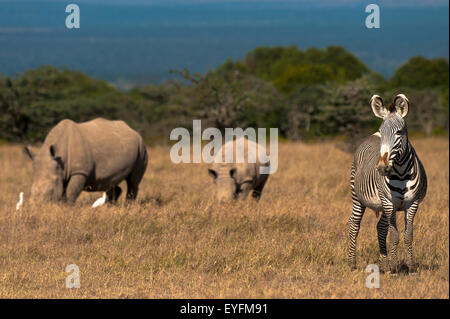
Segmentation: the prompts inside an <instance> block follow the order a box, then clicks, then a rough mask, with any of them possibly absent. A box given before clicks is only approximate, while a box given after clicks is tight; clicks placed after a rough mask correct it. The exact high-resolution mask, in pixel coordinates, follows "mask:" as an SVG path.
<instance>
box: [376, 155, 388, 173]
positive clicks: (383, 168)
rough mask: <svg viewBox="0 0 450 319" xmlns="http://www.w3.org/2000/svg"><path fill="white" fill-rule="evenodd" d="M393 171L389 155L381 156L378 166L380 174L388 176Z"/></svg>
mask: <svg viewBox="0 0 450 319" xmlns="http://www.w3.org/2000/svg"><path fill="white" fill-rule="evenodd" d="M391 169H392V163H390V162H389V161H388V153H384V154H383V155H382V156H380V158H379V160H378V164H377V170H378V173H380V175H382V176H388V175H389V174H390V172H391Z"/></svg>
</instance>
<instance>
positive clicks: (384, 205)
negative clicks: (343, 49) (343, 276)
mask: <svg viewBox="0 0 450 319" xmlns="http://www.w3.org/2000/svg"><path fill="white" fill-rule="evenodd" d="M370 105H371V107H372V111H373V113H374V114H375V116H377V117H379V118H382V119H383V122H382V124H381V126H380V128H379V130H378V132H376V133H374V134H373V135H371V136H370V137H368V138H366V139H365V140H364V141H363V142H362V143H361V145H360V146H359V147H358V149H357V150H356V152H355V155H354V158H353V164H352V168H351V174H350V186H351V195H352V206H353V207H352V215H351V216H350V219H349V239H350V241H349V249H348V263H349V266H350V267H351V269H356V238H357V236H358V232H359V228H360V223H361V219H362V217H363V214H364V211H365V209H366V208H367V207H368V208H370V209H372V210H374V211H375V213H376V216H377V217H379V215H380V212H381V217H380V218H379V220H378V224H377V232H378V243H379V250H380V257H379V261H380V262H379V264H380V269H381V271H385V270H388V271H390V272H391V273H396V272H397V271H398V270H399V269H398V268H399V264H398V259H397V246H398V242H399V233H398V230H397V224H396V213H397V211H401V210H402V211H404V212H405V232H404V240H405V245H406V248H407V253H408V254H407V266H408V269H409V273H411V274H412V273H415V271H416V270H415V265H414V258H413V248H412V241H413V221H414V216H415V214H416V212H417V208H418V206H419V204H420V203H421V202H422V201H423V199H424V198H425V195H426V191H427V176H426V174H425V169H424V167H423V165H422V163H421V162H420V159H419V157H418V156H417V154H416V151H415V150H414V148H413V147H412V145H411V143H410V141H409V139H408V132H407V128H406V122H405V119H404V118H405V116H406V115H407V114H408V110H409V101H408V99H407V97H406V96H405V95H404V94H399V95H397V96H396V97H395V98H394V100H393V102H392V103H391V104H390V105H389V106H388V107H387V108H386V107H385V106H384V104H383V100H382V98H381V97H380V96H378V95H374V96H373V97H372V98H371V100H370ZM388 231H389V232H390V245H391V260H390V263H389V262H388V259H387V250H386V237H387V234H388Z"/></svg>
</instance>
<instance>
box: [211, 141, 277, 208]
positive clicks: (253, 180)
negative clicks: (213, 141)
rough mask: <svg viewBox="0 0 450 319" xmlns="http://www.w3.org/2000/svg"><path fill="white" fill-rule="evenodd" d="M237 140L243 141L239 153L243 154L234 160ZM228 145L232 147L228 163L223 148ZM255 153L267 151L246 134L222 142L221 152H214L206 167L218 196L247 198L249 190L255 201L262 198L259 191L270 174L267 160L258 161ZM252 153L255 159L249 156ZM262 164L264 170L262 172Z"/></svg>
mask: <svg viewBox="0 0 450 319" xmlns="http://www.w3.org/2000/svg"><path fill="white" fill-rule="evenodd" d="M239 143H243V145H244V148H243V150H244V152H243V153H241V154H243V156H242V159H243V162H242V163H239V162H238V161H237V158H238V156H239V147H236V146H239ZM227 148H229V149H230V150H235V151H234V159H233V161H232V162H231V163H229V162H228V163H227V162H226V157H225V155H226V153H225V149H227ZM249 150H250V154H251V156H250V158H249V157H248V155H249ZM258 154H263V155H266V153H265V149H264V147H262V146H259V145H258V144H257V143H255V142H253V141H250V140H248V139H247V138H245V137H241V138H239V139H237V140H235V141H229V142H227V143H225V144H224V145H223V146H222V149H221V152H219V153H218V154H217V155H216V157H215V158H214V162H213V164H212V166H211V167H210V168H208V173H209V175H210V176H211V177H212V178H213V181H214V183H215V185H216V197H217V200H219V201H227V200H231V199H246V198H248V197H249V194H250V193H251V196H252V197H253V198H254V199H255V200H256V201H258V200H259V199H260V198H261V192H262V190H263V188H264V185H265V184H266V182H267V179H268V178H269V171H270V162H269V161H268V160H267V163H262V162H261V161H260V159H261V158H262V157H260V156H258ZM252 156H253V158H254V159H255V160H252V159H251V158H252ZM220 157H221V158H220ZM263 167H264V168H265V171H263V172H261V168H263ZM266 172H267V174H266Z"/></svg>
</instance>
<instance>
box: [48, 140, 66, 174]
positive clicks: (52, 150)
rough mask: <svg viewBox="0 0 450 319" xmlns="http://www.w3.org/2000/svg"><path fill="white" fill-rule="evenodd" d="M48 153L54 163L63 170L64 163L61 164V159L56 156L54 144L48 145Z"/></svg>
mask: <svg viewBox="0 0 450 319" xmlns="http://www.w3.org/2000/svg"><path fill="white" fill-rule="evenodd" d="M49 152H50V156H51V157H52V158H53V159H54V160H55V161H56V162H58V164H59V166H61V168H62V169H64V163H63V161H62V159H61V157H59V156H57V155H56V152H57V148H56V145H54V144H53V145H50V147H49Z"/></svg>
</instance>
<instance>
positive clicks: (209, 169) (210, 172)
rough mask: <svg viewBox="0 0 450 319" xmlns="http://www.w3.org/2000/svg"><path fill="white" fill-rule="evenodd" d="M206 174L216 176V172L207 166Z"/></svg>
mask: <svg viewBox="0 0 450 319" xmlns="http://www.w3.org/2000/svg"><path fill="white" fill-rule="evenodd" d="M208 174H209V175H210V176H211V177H212V178H214V179H216V178H217V172H216V171H215V170H213V169H211V168H208Z"/></svg>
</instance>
